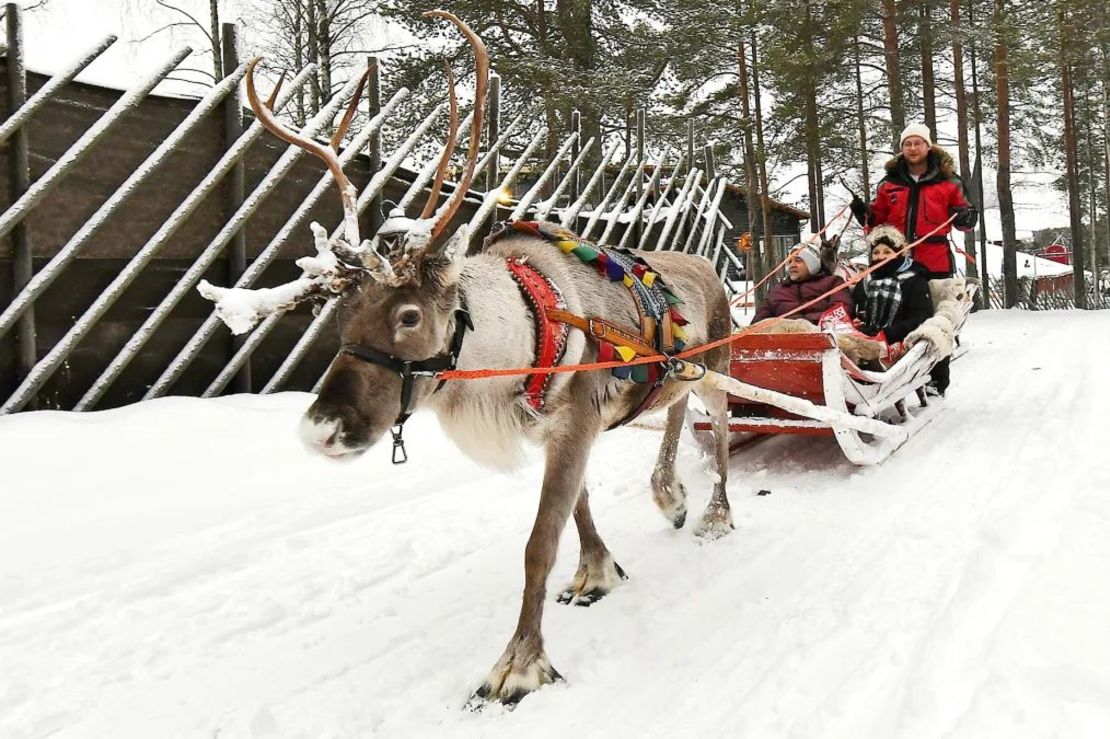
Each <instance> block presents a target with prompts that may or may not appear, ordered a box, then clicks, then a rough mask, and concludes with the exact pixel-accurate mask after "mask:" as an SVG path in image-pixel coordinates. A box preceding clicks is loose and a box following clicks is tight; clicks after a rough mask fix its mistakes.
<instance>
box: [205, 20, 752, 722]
mask: <svg viewBox="0 0 1110 739" xmlns="http://www.w3.org/2000/svg"><path fill="white" fill-rule="evenodd" d="M426 15H428V16H433V17H438V18H442V19H445V20H447V21H449V22H450V23H452V24H454V25H455V26H456V27H457V28H458V29H459V31H460V32H461V33H462V34H463V35H464V36H465V37H466V39H467V40H468V42H469V44H470V45H471V46H472V47H473V51H474V55H475V59H476V70H477V83H476V95H475V101H476V105H475V111H474V114H473V118H472V125H471V130H470V141H469V150H468V155H467V159H466V165H465V168H464V171H463V174H462V178H461V181H459V183H458V185H457V186H456V187H455V189H454V191H453V193H452V194H451V195H450V197H449V198H447V199H446V200H445V202H444V203H443V205H442V206H441V207H440V208H439V209H438V211H437V210H436V209H435V206H436V203H437V201H438V199H439V197H440V192H441V188H442V185H443V179H444V174H445V172H446V168H447V164H448V161H449V158H450V157H451V154H452V149H453V144H454V141H455V137H456V133H455V131H456V129H457V127H458V117H457V112H456V102H455V97H454V95H455V93H454V86H453V84H452V80H451V78H450V76H449V78H448V83H449V85H448V86H449V92H450V96H451V97H450V100H451V133H450V135H449V137H448V144H447V146H446V147H445V148H444V151H443V154H442V158H441V160H440V164H439V168H438V172H437V176H436V179H435V181H434V182H433V185H432V188H431V192H430V195H429V199H428V203H427V206H426V207H425V209H424V211H423V214H422V216H421V218H419V219H406V218H403V217H399V215H398V214H396V213H394V214H391V218H390V219H388V220H387V222H386V224H385V226H383V229H382V231H381V232H380V233H379V235H378V237H376V238H375V240H373V241H369V242H362V243H360V242H359V236H358V220H357V218H356V212H355V195H354V189H353V188H352V187H351V186H350V184H349V183H348V181H347V179H346V177H345V176H344V175H343V172H342V169H341V168H340V166H339V162H338V158H337V156H336V150H335V146H334V143H333V147H332V148H329V147H326V146H323V145H321V144H318V143H316V142H314V141H309V140H307V139H304V138H302V137H300V136H298V135H296V134H295V133H292V132H290V131H289V130H287V129H286V128H285V127H284V126H283V125H282V124H280V123H279V122H278V121H277V120H276V119H275V118H274V116H273V114H272V113H271V111H270V110H269V109H268V108H267V107H266V106H264V105H261V104H260V103H259V101H258V96H257V94H256V92H255V89H254V77H253V71H254V65H253V64H252V65H251V68H250V71H249V72H248V74H247V78H246V84H247V95H248V98H249V100H250V104H251V106H252V108H253V109H254V112H255V114H256V115H257V116H258V118H259V120H261V121H262V122H263V123H264V125H265V126H266V127H267V128H268V129H269V130H270V131H272V132H273V133H274V134H276V135H277V136H279V137H280V138H282V139H284V140H285V141H289V142H293V143H296V144H297V145H299V146H302V147H304V148H305V149H307V150H308V151H310V152H312V153H313V154H315V155H317V156H319V157H320V158H322V159H323V160H324V161H325V162H326V163H327V165H328V168H329V169H330V171H331V173H332V174H333V176H334V178H335V180H336V183H337V185H338V187H339V192H340V195H341V198H342V201H343V210H344V221H343V228H342V231H343V233H342V236H341V237H339V238H337V239H335V240H333V241H330V242H329V240H328V237H327V234H326V233H325V232H324V230H323V229H321V228H320V227H319V226H318V225H317V224H312V226H313V231H314V232H315V235H316V248H317V251H318V254H317V256H316V257H310V258H303V259H301V260H299V262H298V263H299V264H300V265H301V266H302V268H303V269H304V270H305V276H304V277H303V278H302V279H300V280H298V281H296V282H293V283H289V284H287V285H284V286H281V287H278V288H274V289H272V290H250V291H248V290H226V289H221V288H215V287H213V286H211V285H209V284H207V283H203V284H202V285H201V288H200V289H201V292H202V293H203V294H204V295H205V296H206V297H208V298H210V299H212V300H215V301H217V310H218V311H219V312H220V315H221V317H223V318H224V319H225V321H227V322H228V324H229V326H232V327H233V330H237V331H239V332H242V331H244V330H246V328H247V327H249V326H250V325H251V324H252V323H253V322H254V321H257V320H258V319H260V318H261V317H262V316H263V315H265V314H267V313H272V312H273V311H275V310H278V309H283V308H289V307H292V306H293V305H294V304H296V303H297V302H300V301H302V300H306V299H309V298H312V297H314V296H315V297H319V296H321V295H322V296H337V299H338V300H340V301H342V302H341V310H340V315H341V320H340V333H341V341H342V348H341V349H340V351H339V352H338V354H337V355H336V356H335V358H334V360H333V361H332V364H331V367H330V369H329V370H328V373H327V375H326V377H325V379H324V382H323V384H322V386H321V388H320V393H319V395H318V397H317V398H316V400H315V402H313V403H312V405H311V407H310V408H309V409H308V410H307V411H306V412H305V414H304V416H303V418H302V419H301V422H300V429H299V431H300V436H301V437H302V439H303V441H304V443H305V444H306V445H307V446H308V448H309V449H311V450H312V451H314V452H318V453H320V454H324V455H327V456H329V457H336V458H339V457H350V456H353V455H357V454H361V453H362V452H364V451H365V450H367V449H368V448H370V447H371V446H373V445H374V444H375V443H376V442H377V441H378V440H379V439H381V438H382V437H383V436H384V435H385V433H386V432H387V431H391V430H392V433H393V438H394V444H395V453H396V452H397V449H396V447H397V446H400V444H403V442H402V441H401V437H400V433H401V428H402V426H403V423H404V421H405V420H406V419H407V418H408V416H409V414H411V413H412V412H413V411H414V410H415V409H418V408H427V409H430V410H432V411H434V412H435V413H436V414H437V416H438V417H439V421H440V423H441V424H442V427H443V429H444V430H445V431H446V433H447V434H448V435H449V436H450V437H451V438H452V439H453V440H454V442H455V443H456V444H457V445H458V446H459V448H460V449H461V450H462V451H463V452H465V453H466V454H468V455H469V456H471V457H473V458H474V459H475V460H477V461H479V462H481V463H483V464H485V465H487V466H490V467H493V468H498V469H509V468H512V467H514V466H515V465H517V464H518V463H519V462H520V461H521V451H522V440H527V441H528V442H531V443H533V444H536V445H540V446H542V447H543V448H544V450H545V452H546V463H545V469H544V479H543V485H542V488H541V490H540V499H539V510H538V511H537V513H536V519H535V524H534V525H533V528H532V533H531V535H530V536H529V538H528V543H527V546H526V548H525V552H524V570H525V585H524V594H523V601H522V604H521V610H520V618H519V621H518V623H517V627H516V631H515V632H514V633H513V635H512V638H511V639H510V640H509V643H508V645H507V647H506V648H505V651H504V653H503V654H502V656H501V657H500V659H498V660H497V663H496V664H495V665H494V667H493V669H492V670H491V671H490V672H489V674H488V676H487V677H486V679H485V681H484V683H483V684H482V685H481V687H480V688H479V689H478V690H477V692H476V693H475V694H474V695H473V696H472V697H471V703H470V705H472V706H474V705H482V704H484V703H485V702H487V701H498V702H501V703H505V704H515V703H516V702H517V701H519V700H520V699H521V698H523V697H524V696H525V695H527V694H528V693H530V692H532V691H535V690H537V689H538V688H540V687H541V686H543V685H545V684H547V683H551V682H553V681H555V680H559V679H561V676H560V675H559V673H558V672H557V671H556V670H555V668H554V667H552V665H551V662H550V660H549V659H548V657H547V654H546V652H545V650H544V643H543V636H542V633H541V628H540V627H541V619H542V615H543V609H544V601H545V598H546V581H547V577H548V573H550V571H551V568H552V565H553V564H554V561H555V553H556V546H557V543H558V540H559V537H560V535H561V532H562V531H563V528H564V526H565V525H566V522H567V519H568V518H569V517H570V515H571V513H572V512H573V515H574V522H575V524H576V526H577V528H578V535H579V539H580V542H581V554H580V560H579V565H578V570H577V572H576V574H575V576H574V579H573V581H572V582H571V583H570V584H569V585H568V586H567V587H566V588H565V589H563V590H562V591H561V592H560V593H559V594H558V597H557V600H558V602H560V603H564V604H568V603H570V604H575V605H581V606H588V605H590V604H592V603H594V602H596V601H597V600H599V599H600V598H602V597H603V596H605V595H606V594H608V593H609V592H610V591H612V590H613V589H614V588H615V587H616V586H617V585H618V584H620V582H621V581H622V580H625V579H626V575H625V572H624V570H623V569H622V568H621V567H620V566H619V565H618V564H617V562H616V561H615V560H614V558H613V556H612V554H611V553H610V552H609V549H608V548H607V547H606V545H605V543H604V541H602V538H601V536H600V534H599V533H598V531H597V528H596V527H595V525H594V520H593V517H592V515H591V513H590V503H589V493H588V491H587V489H586V485H585V483H584V474H585V469H586V462H587V459H588V458H589V455H590V449H591V447H592V446H593V444H594V441H595V439H596V438H597V437H598V435H599V434H600V433H601V432H602V431H604V430H606V429H608V428H609V427H611V426H613V425H614V424H616V423H618V422H620V421H621V420H622V419H625V418H626V417H627V416H628V415H629V414H630V411H632V410H633V409H635V408H636V407H637V406H638V404H640V403H641V402H642V401H643V399H644V398H645V396H646V394H647V393H648V392H649V390H648V388H647V386H645V385H642V384H636V383H633V382H628V381H624V380H620V379H616V378H614V377H613V376H612V375H610V374H609V373H607V372H599V371H592V372H591V371H575V372H568V373H564V374H551V375H548V377H549V380H548V383H547V387H546V400H545V402H544V404H543V407H542V409H541V410H537V409H536V408H534V407H531V406H529V405H528V404H527V403H526V402H524V395H525V393H524V391H523V389H522V378H520V377H519V376H517V377H491V378H484V379H477V380H467V381H452V382H441V381H439V380H437V378H436V377H435V376H434V373H435V372H436V371H439V370H443V369H449V368H455V367H458V368H460V369H478V368H515V367H528V366H531V365H532V364H533V362H534V361H535V360H536V354H537V345H536V334H537V331H538V329H537V325H538V318H537V316H536V313H535V311H534V310H533V309H532V308H531V307H530V306H529V304H528V302H527V301H526V300H525V298H524V297H523V296H522V290H521V289H520V287H519V286H518V284H517V283H516V282H514V280H513V279H512V278H511V276H510V273H509V269H508V268H507V265H509V264H510V263H513V262H515V263H518V264H519V263H522V262H526V263H527V264H528V265H529V266H530V267H531V268H532V269H534V270H536V271H537V272H538V273H540V274H541V275H542V276H543V277H545V278H546V279H547V280H549V281H550V282H551V283H552V284H553V285H555V286H557V288H558V290H559V291H560V292H561V294H562V296H563V298H564V300H565V307H566V310H567V311H569V312H573V313H576V314H578V315H581V316H603V317H605V318H607V319H609V320H612V321H621V322H624V323H626V324H629V323H631V324H633V325H635V321H636V320H638V319H639V315H638V313H637V310H636V309H635V307H634V306H633V305H632V302H633V301H632V300H630V298H629V294H628V292H627V291H626V290H625V288H624V287H622V286H621V285H620V284H619V283H615V282H610V281H608V280H605V279H604V278H602V277H600V276H599V275H598V273H597V271H596V270H595V269H594V268H591V267H588V266H587V265H585V264H583V263H582V262H581V261H580V260H578V259H576V258H574V257H573V256H568V255H566V254H564V253H562V252H561V251H560V250H559V249H557V248H554V247H553V246H552V245H551V243H549V242H547V241H545V240H543V239H542V238H539V237H536V236H531V235H529V234H527V233H512V234H509V235H507V236H504V237H502V238H500V239H498V240H497V241H495V242H494V243H492V244H490V245H488V247H487V248H486V249H485V250H484V251H482V252H481V253H478V254H476V255H473V256H469V257H468V256H466V251H467V245H468V243H469V234H468V233H467V229H466V227H465V226H464V227H462V228H459V229H458V230H456V231H454V233H448V224H449V223H450V222H451V219H452V216H454V215H455V213H456V211H457V210H458V208H459V206H460V204H461V201H462V199H463V197H464V195H465V193H466V192H467V191H468V189H469V187H470V184H471V181H472V178H473V175H474V167H475V162H476V161H477V155H478V146H479V139H480V135H481V131H482V118H483V111H482V108H483V101H484V99H485V93H486V87H487V78H488V71H489V58H488V55H487V53H486V49H485V46H484V45H483V43H482V41H481V39H479V38H478V36H477V35H476V34H475V33H474V32H473V31H472V30H471V29H470V28H469V27H467V26H466V24H464V23H463V22H462V21H460V20H459V19H458V18H456V17H455V16H453V15H451V14H450V13H447V12H445V11H431V12H429V13H427V14H426ZM256 61H257V60H256ZM337 140H338V139H333V142H337ZM401 215H403V214H401ZM379 250H380V252H381V253H380V252H379ZM645 256H646V258H647V259H650V264H651V267H652V269H654V270H657V271H658V273H659V274H661V275H664V276H665V278H666V280H667V283H668V284H669V285H670V287H671V288H672V289H673V290H674V292H675V293H676V294H678V295H681V297H682V299H683V301H684V305H683V306H682V311H683V314H684V315H685V317H686V319H687V320H688V321H689V323H688V325H687V326H686V327H685V328H686V332H687V338H688V343H689V345H690V346H695V345H698V344H703V343H706V342H708V341H711V340H714V339H719V338H722V337H725V336H727V335H728V334H729V332H730V320H729V311H728V301H727V299H726V296H725V293H724V290H723V288H722V286H721V284H720V283H719V282H718V280H717V276H716V275H715V274H714V271H713V269H712V266H711V265H710V264H709V263H708V262H707V261H706V260H704V259H702V258H700V257H696V256H693V255H687V254H679V253H671V252H649V253H647V254H646V255H645ZM243 313H247V314H248V316H247V320H246V321H242V320H240V321H239V322H238V323H237V322H236V318H238V319H242V318H243V315H242V314H243ZM598 352H599V345H598V344H597V343H595V342H594V341H592V340H589V339H587V337H586V336H585V335H584V333H583V332H582V331H579V330H574V329H571V330H569V331H568V335H567V336H566V345H565V352H564V354H563V357H562V359H561V361H560V364H563V365H574V364H579V363H586V362H592V361H595V360H596V359H597V356H598ZM728 358H729V356H728V347H727V345H726V346H722V347H718V348H716V349H713V350H711V351H709V352H706V353H705V354H704V355H703V359H702V361H703V362H704V364H705V366H706V367H707V368H709V369H713V370H717V371H720V372H725V371H727V363H728ZM690 391H693V392H695V393H696V394H697V395H698V396H699V397H700V398H701V399H702V400H703V402H704V404H705V405H706V407H707V409H708V410H709V411H710V415H711V417H712V420H713V430H714V432H715V434H716V449H715V452H716V454H715V462H716V469H717V479H716V483H715V484H714V487H713V493H712V497H711V498H710V501H709V504H708V507H707V508H706V510H705V513H704V514H703V515H702V517H701V520H700V522H699V523H698V525H697V528H696V532H695V533H696V534H697V535H698V536H700V537H702V538H704V539H714V538H717V537H719V536H723V535H725V534H727V533H728V532H729V531H730V530H731V529H732V528H733V524H732V515H731V512H730V509H729V502H728V497H727V495H726V491H725V483H726V478H727V471H728V464H727V461H728V450H727V447H726V438H727V434H726V398H725V395H724V393H723V392H721V391H719V390H715V389H713V388H710V387H709V386H708V385H707V384H705V383H703V382H701V381H700V380H694V381H685V380H682V379H673V378H672V379H667V380H666V381H665V382H663V384H662V387H661V389H659V390H658V391H657V393H656V395H655V397H654V400H653V402H652V404H651V407H650V409H649V410H656V409H663V408H666V409H667V418H666V429H665V433H664V436H663V443H662V446H661V448H660V450H659V454H658V458H657V460H656V462H655V467H654V471H653V472H652V474H651V489H652V496H653V499H654V501H655V503H656V504H657V505H658V507H659V509H660V510H661V512H662V513H663V515H664V517H665V518H666V519H667V520H668V521H669V522H670V523H671V525H672V526H674V527H675V528H681V527H682V526H683V524H684V523H685V520H686V490H685V487H684V486H683V484H682V482H681V481H680V480H679V479H678V478H677V477H676V474H675V468H674V460H675V454H676V452H677V448H678V441H679V434H680V431H681V429H682V425H683V420H684V416H685V408H686V396H687V394H688V393H689V392H690ZM401 449H402V451H403V447H401ZM395 461H397V460H396V459H395Z"/></svg>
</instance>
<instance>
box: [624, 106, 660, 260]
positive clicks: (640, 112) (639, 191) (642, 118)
mask: <svg viewBox="0 0 1110 739" xmlns="http://www.w3.org/2000/svg"><path fill="white" fill-rule="evenodd" d="M646 119H647V113H646V111H644V109H643V108H637V109H636V161H638V162H642V161H644V143H645V142H644V139H645V137H646V136H647V120H646ZM663 164H664V162H663V160H662V159H660V160H659V164H658V165H657V166H658V167H660V168H662V167H663ZM659 176H662V172H660V173H659ZM643 196H644V178H643V177H642V176H640V177H637V178H636V202H637V203H638V202H640V200H641V198H643ZM628 227H629V228H631V229H632V236H633V238H635V239H636V241H635V243H637V244H638V243H640V235H641V233H642V227H641V225H640V219H639V218H637V219H636V222H635V223H630V224H628Z"/></svg>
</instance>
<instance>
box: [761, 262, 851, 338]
mask: <svg viewBox="0 0 1110 739" xmlns="http://www.w3.org/2000/svg"><path fill="white" fill-rule="evenodd" d="M787 274H788V277H787V278H786V279H785V280H784V281H782V282H780V283H779V284H777V285H775V286H774V287H772V288H771V290H770V291H769V292H768V293H767V300H765V301H764V302H763V305H761V306H760V307H759V310H757V311H756V312H755V318H753V319H752V323H758V322H759V321H762V320H764V319H766V318H776V317H778V316H781V315H784V314H786V313H789V312H790V311H792V310H794V309H795V308H797V307H798V306H800V305H804V304H806V303H808V302H809V301H811V300H813V299H814V298H816V297H817V296H818V295H823V294H824V293H826V292H828V291H829V290H832V289H833V288H835V287H836V286H837V285H843V284H844V280H843V279H841V278H840V277H837V276H836V275H833V274H829V272H828V270H827V269H825V267H824V266H823V265H822V263H821V254H820V252H818V250H817V248H816V247H815V246H813V245H812V244H806V245H804V246H802V247H800V248H799V249H798V251H797V252H795V254H794V257H793V258H792V259H791V260H790V264H789V266H788V267H787ZM837 303H840V304H842V305H843V306H844V310H845V311H847V315H849V316H850V315H852V293H851V292H850V291H849V290H848V288H847V287H844V288H842V289H841V290H837V291H836V292H834V293H832V294H831V295H828V296H827V297H824V298H822V299H821V300H818V301H817V302H816V303H814V304H813V305H811V306H808V307H806V308H804V309H802V310H801V311H800V312H798V313H794V314H792V315H791V316H790V317H791V318H804V319H806V320H807V321H810V322H811V323H817V320H818V319H819V318H821V314H823V313H824V312H825V311H827V310H828V309H829V308H832V307H833V306H835V305H836V304H837Z"/></svg>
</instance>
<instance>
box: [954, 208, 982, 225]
mask: <svg viewBox="0 0 1110 739" xmlns="http://www.w3.org/2000/svg"><path fill="white" fill-rule="evenodd" d="M948 213H949V215H951V214H953V213H955V214H956V217H955V218H953V219H952V225H953V226H955V227H956V228H974V227H975V224H976V222H977V221H978V220H979V211H977V210H976V209H975V206H974V205H968V206H966V207H955V208H949V209H948Z"/></svg>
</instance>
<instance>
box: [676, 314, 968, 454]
mask: <svg viewBox="0 0 1110 739" xmlns="http://www.w3.org/2000/svg"><path fill="white" fill-rule="evenodd" d="M964 308H965V310H964V313H963V317H964V318H965V319H966V317H967V314H968V313H969V312H970V310H971V297H970V295H969V296H968V299H967V301H966V302H965V304H964ZM961 324H962V322H961ZM959 328H960V327H959V326H957V327H956V330H957V333H958V331H959ZM939 360H940V356H939V354H938V352H937V350H936V348H935V347H933V345H932V344H931V343H929V342H927V341H922V342H919V343H917V344H915V345H914V346H913V348H911V349H910V350H909V351H908V352H907V353H906V354H905V355H904V356H903V357H901V358H900V359H899V360H898V361H897V362H896V363H895V364H894V365H893V366H892V367H891V368H890V369H888V370H886V371H885V372H873V371H867V370H863V369H860V368H859V367H858V366H856V365H855V363H853V362H852V361H851V360H850V359H848V358H847V357H846V356H844V355H843V354H842V353H841V351H840V349H839V348H838V347H837V344H836V339H835V338H834V337H833V336H832V335H830V334H824V333H813V334H748V335H745V336H741V337H739V338H738V339H737V340H736V341H735V342H734V343H733V345H732V361H731V364H730V368H729V377H728V378H724V376H723V375H721V376H718V377H719V378H721V381H720V382H719V383H718V384H719V386H720V387H722V389H725V390H728V391H729V411H730V413H729V432H730V433H729V446H730V449H731V450H732V451H734V452H735V451H738V450H739V449H741V448H743V447H744V446H747V445H749V444H751V443H753V442H754V441H758V440H759V439H763V438H767V437H768V436H769V435H777V434H804V435H808V436H831V437H833V438H834V439H835V440H836V442H837V444H839V445H840V448H841V450H843V452H844V455H845V456H846V457H847V458H848V459H849V460H850V461H852V462H853V463H855V464H860V465H868V464H877V463H879V462H882V461H883V460H884V459H886V458H887V457H888V456H890V454H891V453H893V452H894V451H895V450H896V449H897V448H898V447H900V446H901V445H902V444H904V443H905V442H906V440H907V439H909V438H910V437H911V436H913V435H914V434H915V433H917V432H918V431H919V430H920V429H921V428H922V427H923V426H924V425H925V424H927V423H928V422H929V421H930V420H932V418H933V417H935V415H936V412H937V411H938V410H939V408H940V404H939V403H937V402H929V399H927V398H926V395H925V393H924V390H923V387H924V385H925V383H926V382H927V381H928V379H929V372H930V370H931V369H932V368H933V366H934V365H935V364H936V363H937V362H938V361H939ZM693 416H694V417H693V418H692V421H693V428H694V431H695V432H696V433H699V435H703V436H705V437H708V436H709V434H708V433H700V432H708V431H709V430H710V424H709V422H708V419H707V418H706V417H705V416H704V414H697V413H694V414H693Z"/></svg>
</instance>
